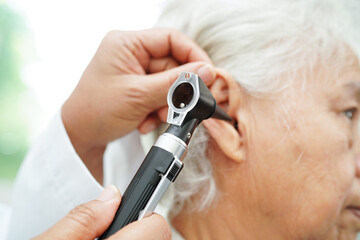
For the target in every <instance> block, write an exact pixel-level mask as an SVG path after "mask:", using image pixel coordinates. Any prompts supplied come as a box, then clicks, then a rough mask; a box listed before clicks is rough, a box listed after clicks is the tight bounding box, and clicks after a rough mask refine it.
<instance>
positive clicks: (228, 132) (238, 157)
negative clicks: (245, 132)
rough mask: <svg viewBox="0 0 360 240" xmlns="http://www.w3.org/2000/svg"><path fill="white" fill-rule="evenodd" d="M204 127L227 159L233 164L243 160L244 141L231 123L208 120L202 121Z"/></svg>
mask: <svg viewBox="0 0 360 240" xmlns="http://www.w3.org/2000/svg"><path fill="white" fill-rule="evenodd" d="M204 126H205V127H206V128H207V130H208V133H209V134H210V136H211V137H212V139H213V141H214V142H216V144H217V145H218V147H219V148H220V150H221V151H222V152H223V153H224V154H225V155H226V156H227V157H228V159H230V160H232V161H235V162H242V161H244V160H245V149H244V139H243V137H242V135H241V134H239V132H238V131H237V130H236V129H235V128H234V126H233V125H232V124H231V123H228V122H225V121H221V120H216V119H208V120H206V121H204Z"/></svg>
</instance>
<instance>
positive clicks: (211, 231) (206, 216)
mask: <svg viewBox="0 0 360 240" xmlns="http://www.w3.org/2000/svg"><path fill="white" fill-rule="evenodd" d="M213 157H214V158H216V157H220V156H217V155H216V153H214V154H213ZM217 162H218V163H219V162H221V161H217ZM235 168H236V166H230V167H229V166H225V167H224V166H215V167H214V169H235ZM241 168H244V167H241ZM246 172H247V171H244V170H241V169H236V170H234V171H226V174H225V175H224V176H220V175H221V173H219V172H217V171H214V175H215V179H216V182H217V183H216V184H217V187H218V189H219V194H218V198H217V199H216V200H215V201H214V203H213V204H212V205H211V206H210V207H209V208H207V209H205V210H204V211H201V212H199V211H191V212H190V211H188V210H187V209H188V208H187V207H186V205H185V206H184V208H183V210H182V211H181V212H180V214H178V215H177V216H175V217H174V218H173V219H172V225H173V226H174V227H175V229H176V230H177V231H178V232H179V233H180V234H181V235H182V236H183V237H184V238H185V239H189V240H197V239H202V240H208V239H229V240H232V239H237V240H239V239H246V240H247V239H268V238H269V236H272V237H271V238H272V239H283V238H282V237H281V236H280V235H281V233H280V232H277V231H275V230H276V229H277V227H278V226H272V224H273V222H272V221H270V220H271V219H270V220H269V218H268V217H267V216H264V215H266V214H264V213H261V211H259V209H258V206H257V204H256V203H254V200H253V199H252V198H251V196H252V195H253V192H252V191H253V190H252V189H254V188H252V187H251V184H249V181H248V179H250V177H249V176H246ZM235 173H236V174H235ZM238 173H240V174H238ZM238 176H240V177H241V178H239V177H238ZM229 179H231V181H229ZM242 183H244V184H242ZM195 199H196V196H195Z"/></svg>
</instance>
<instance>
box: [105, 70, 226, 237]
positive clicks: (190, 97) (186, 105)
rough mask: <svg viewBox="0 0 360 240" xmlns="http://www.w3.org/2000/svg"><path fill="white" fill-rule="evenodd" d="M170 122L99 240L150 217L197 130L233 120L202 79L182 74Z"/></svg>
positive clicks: (172, 94) (175, 88)
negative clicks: (201, 125) (210, 122)
mask: <svg viewBox="0 0 360 240" xmlns="http://www.w3.org/2000/svg"><path fill="white" fill-rule="evenodd" d="M167 102H168V105H169V111H168V116H167V122H168V123H170V126H169V127H168V129H167V130H166V132H165V133H163V134H162V135H161V136H160V137H159V138H158V139H157V141H156V142H155V144H154V145H153V146H152V147H151V149H150V151H149V153H148V154H147V155H146V157H145V159H144V161H143V163H142V164H141V166H140V168H139V169H138V171H137V172H136V174H135V176H134V177H133V179H132V180H131V182H130V184H129V186H128V187H127V189H126V191H125V193H124V195H123V196H122V200H121V203H120V207H119V209H118V210H117V212H116V214H115V217H114V220H113V222H112V223H111V225H110V227H109V228H108V229H107V230H106V232H105V233H104V234H103V235H102V236H100V237H99V238H98V239H99V240H101V239H105V238H107V237H109V236H111V235H112V234H114V233H116V232H117V231H118V230H120V229H121V228H123V227H124V226H126V225H127V224H129V223H131V222H133V221H136V220H138V219H142V218H144V217H146V216H149V215H151V214H152V212H153V211H154V209H155V207H156V205H157V204H158V202H159V201H160V199H161V197H162V196H163V195H164V193H165V192H166V190H167V189H168V187H169V186H170V184H171V182H174V181H175V179H176V177H177V176H178V174H179V173H180V171H181V170H182V168H183V166H184V164H183V163H182V160H183V159H184V157H185V155H186V153H187V145H188V143H189V141H190V139H191V137H192V134H193V132H194V130H195V128H196V127H197V126H198V125H199V123H200V122H201V121H202V120H204V119H207V118H210V117H213V118H217V119H222V120H227V121H231V117H230V116H228V115H227V114H226V113H225V112H224V111H223V110H222V109H221V108H220V107H219V106H218V105H217V104H216V101H215V98H214V97H213V95H212V94H211V92H210V90H209V89H208V88H207V87H206V85H205V83H204V82H203V81H202V80H201V79H200V77H199V76H197V75H196V74H193V73H188V72H186V73H181V74H180V76H179V77H178V79H177V80H176V81H175V82H174V84H173V85H172V86H171V87H170V89H169V92H168V95H167Z"/></svg>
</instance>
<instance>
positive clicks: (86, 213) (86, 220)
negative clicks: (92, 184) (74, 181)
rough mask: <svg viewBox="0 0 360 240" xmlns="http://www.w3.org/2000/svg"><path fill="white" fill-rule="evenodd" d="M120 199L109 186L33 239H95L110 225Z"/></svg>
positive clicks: (114, 189)
mask: <svg viewBox="0 0 360 240" xmlns="http://www.w3.org/2000/svg"><path fill="white" fill-rule="evenodd" d="M120 199H121V195H120V192H119V190H118V189H117V188H116V187H115V186H114V185H110V186H108V187H107V188H105V190H104V191H103V192H102V193H101V194H100V196H99V197H98V198H97V199H96V200H93V201H91V202H88V203H85V204H82V205H79V206H77V207H75V208H74V209H73V210H71V211H70V212H69V213H68V214H67V215H66V216H65V217H64V218H63V219H61V220H60V221H59V222H58V223H56V224H55V225H54V226H53V227H51V228H50V229H49V230H47V231H46V232H44V233H43V234H41V235H40V236H38V237H36V238H34V239H35V240H42V239H57V240H62V239H74V240H77V239H95V238H97V237H99V236H100V235H101V234H102V233H103V232H105V230H106V228H107V227H108V226H109V225H110V223H111V221H112V219H113V218H114V215H115V212H116V210H117V208H118V207H119V204H120Z"/></svg>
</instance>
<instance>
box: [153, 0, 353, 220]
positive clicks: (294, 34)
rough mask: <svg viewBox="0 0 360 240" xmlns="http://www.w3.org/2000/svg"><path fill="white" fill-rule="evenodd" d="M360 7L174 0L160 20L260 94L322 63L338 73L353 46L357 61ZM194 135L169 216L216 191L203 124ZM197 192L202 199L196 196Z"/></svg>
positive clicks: (333, 1)
mask: <svg viewBox="0 0 360 240" xmlns="http://www.w3.org/2000/svg"><path fill="white" fill-rule="evenodd" d="M359 13H360V1H358V0H287V1H286V0H256V1H255V0H206V1H202V0H173V1H169V2H167V4H166V6H165V7H164V9H163V14H162V16H161V17H160V19H159V21H158V24H157V26H159V27H168V28H175V29H178V30H180V31H181V32H183V33H185V34H186V35H187V36H188V37H190V38H191V39H193V40H194V41H195V42H196V43H197V44H198V45H199V46H200V47H202V48H203V49H204V50H205V51H206V52H207V53H208V54H209V56H210V58H211V59H212V61H213V63H214V64H215V66H218V67H221V68H224V69H226V70H227V71H228V72H229V73H230V74H231V75H232V76H233V77H234V79H235V80H236V81H237V82H238V83H239V84H240V85H241V86H242V88H243V89H244V90H246V91H247V92H248V93H249V94H251V95H253V96H254V97H256V96H259V95H262V94H268V93H274V92H278V91H281V90H284V89H286V88H287V87H289V86H290V85H291V84H292V81H294V80H296V81H299V80H301V79H304V76H305V75H306V74H304V73H308V74H311V73H312V72H313V69H314V68H315V67H316V66H319V65H320V66H321V67H322V68H324V69H325V71H327V70H331V74H337V73H340V72H341V70H343V69H344V67H346V65H348V64H351V62H349V61H350V60H351V59H354V58H353V57H352V58H350V57H349V53H350V52H351V53H353V54H354V55H355V56H356V58H357V60H358V59H359V56H360V14H359ZM299 74H302V75H301V76H299ZM284 76H286V77H284ZM284 79H286V81H284ZM304 80H305V79H304ZM303 83H304V84H305V83H306V81H303ZM197 135H198V136H196V135H195V136H194V137H193V139H192V142H191V144H190V146H189V153H188V156H187V158H186V159H185V165H186V166H185V167H184V170H183V172H182V173H181V175H180V177H179V178H178V179H177V181H176V182H175V184H174V188H173V189H172V190H171V191H170V193H169V194H168V196H167V200H168V201H170V202H171V204H172V207H171V209H172V211H173V213H172V215H173V214H176V213H177V212H178V211H180V210H181V208H182V207H183V206H184V204H185V203H186V202H189V203H190V204H188V205H189V206H190V207H191V208H192V209H198V210H203V209H205V208H206V207H207V206H209V205H210V204H211V203H212V202H213V200H214V199H215V196H216V195H217V190H216V186H215V181H214V179H213V176H212V167H211V163H210V162H209V161H208V160H207V158H206V154H205V152H206V148H207V141H208V137H207V134H206V131H205V129H204V128H200V129H198V130H197ZM199 135H200V136H199ZM198 193H201V198H200V200H199V201H196V202H192V196H194V195H196V194H198Z"/></svg>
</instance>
